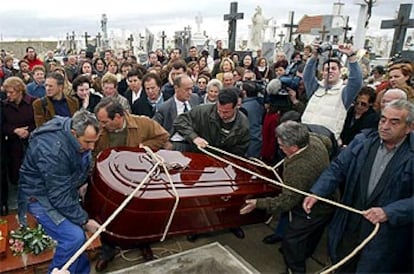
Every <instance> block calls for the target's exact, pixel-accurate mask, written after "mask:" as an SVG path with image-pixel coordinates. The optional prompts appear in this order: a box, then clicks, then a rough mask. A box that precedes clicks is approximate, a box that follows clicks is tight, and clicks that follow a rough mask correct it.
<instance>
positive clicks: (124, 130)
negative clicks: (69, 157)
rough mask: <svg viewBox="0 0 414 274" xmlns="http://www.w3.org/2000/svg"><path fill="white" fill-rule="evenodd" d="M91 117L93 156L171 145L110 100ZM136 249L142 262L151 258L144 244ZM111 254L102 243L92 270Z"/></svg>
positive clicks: (146, 121)
mask: <svg viewBox="0 0 414 274" xmlns="http://www.w3.org/2000/svg"><path fill="white" fill-rule="evenodd" d="M95 114H96V117H97V119H98V121H99V124H100V127H101V132H100V135H99V139H98V141H97V142H96V144H95V149H94V155H95V156H96V155H97V154H98V153H99V152H101V151H102V150H104V149H107V148H111V147H119V146H128V147H139V146H140V145H145V146H149V147H150V148H152V149H161V148H167V147H169V146H171V145H170V143H169V141H168V138H169V134H168V132H167V131H166V130H165V129H164V128H163V127H162V126H161V125H160V124H158V123H157V122H155V121H154V120H152V119H150V118H149V117H146V116H137V115H133V114H129V113H128V112H126V111H125V109H124V108H123V107H122V105H121V103H119V102H118V101H117V100H116V99H114V98H111V97H105V98H103V99H102V100H101V101H100V102H99V104H98V105H97V106H96V108H95ZM102 240H103V239H102ZM140 248H141V251H142V255H143V257H144V259H145V260H146V261H148V260H152V259H153V255H152V251H151V248H150V246H149V245H148V244H141V245H140ZM115 253H116V249H115V247H114V246H112V245H111V244H109V243H106V242H105V241H102V249H101V254H100V257H99V259H98V261H97V263H96V266H95V268H96V270H97V271H103V270H104V269H106V267H107V266H108V263H109V261H110V260H112V259H113V257H114V256H115Z"/></svg>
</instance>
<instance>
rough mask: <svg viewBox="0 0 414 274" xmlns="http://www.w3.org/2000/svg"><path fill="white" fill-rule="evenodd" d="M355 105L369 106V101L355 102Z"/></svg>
mask: <svg viewBox="0 0 414 274" xmlns="http://www.w3.org/2000/svg"><path fill="white" fill-rule="evenodd" d="M355 105H356V106H357V105H360V106H361V107H367V106H368V103H366V102H355Z"/></svg>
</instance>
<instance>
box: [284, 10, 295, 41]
mask: <svg viewBox="0 0 414 274" xmlns="http://www.w3.org/2000/svg"><path fill="white" fill-rule="evenodd" d="M294 16H295V12H294V11H290V12H289V17H290V22H289V24H283V27H285V28H287V29H288V33H289V36H288V39H289V42H292V34H293V28H297V27H298V26H299V25H297V24H294V23H293V17H294Z"/></svg>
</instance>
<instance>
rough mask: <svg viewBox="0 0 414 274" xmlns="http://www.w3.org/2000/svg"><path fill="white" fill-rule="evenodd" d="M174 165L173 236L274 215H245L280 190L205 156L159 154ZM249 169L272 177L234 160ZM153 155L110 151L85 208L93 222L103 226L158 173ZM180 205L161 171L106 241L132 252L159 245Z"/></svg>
mask: <svg viewBox="0 0 414 274" xmlns="http://www.w3.org/2000/svg"><path fill="white" fill-rule="evenodd" d="M156 154H157V155H160V156H161V157H162V158H163V159H164V161H165V162H166V163H167V164H168V166H169V173H170V175H171V178H172V181H173V183H174V186H175V188H176V189H177V192H178V195H179V204H178V208H177V210H176V212H175V214H174V217H173V220H172V223H171V226H170V228H169V230H168V234H167V236H173V235H185V234H195V233H202V232H208V231H215V230H220V229H223V228H229V227H238V226H241V225H246V224H253V223H259V222H263V221H265V220H266V219H267V218H268V217H269V216H268V215H267V214H266V212H264V211H259V210H256V211H254V212H252V213H250V214H246V215H240V214H239V210H240V208H241V207H242V206H243V205H244V201H245V200H246V199H248V198H257V197H267V196H275V195H277V194H278V193H279V192H280V189H279V188H277V187H276V186H274V185H272V184H269V183H266V182H265V181H263V180H261V179H257V178H255V177H254V176H252V175H250V174H248V173H245V172H243V171H240V170H238V169H235V168H233V167H232V166H230V165H228V164H225V163H222V162H220V161H218V160H216V159H214V158H212V157H209V156H207V155H205V154H201V153H200V154H199V153H187V152H185V153H181V152H178V151H168V150H159V151H158V152H156ZM232 161H233V162H235V163H238V164H240V165H242V166H244V167H247V168H249V170H252V171H256V172H258V173H260V174H263V175H267V176H268V177H271V176H272V174H271V172H269V171H267V170H265V169H263V168H259V167H256V166H252V165H248V164H246V163H241V162H240V161H236V160H234V159H233V160H232ZM153 166H154V161H153V160H152V158H151V156H150V155H149V154H147V153H146V152H145V151H144V150H142V149H139V148H124V147H123V148H114V149H107V150H105V151H103V152H102V153H100V154H99V155H98V157H97V161H96V165H95V169H94V174H93V178H92V183H91V184H90V185H89V188H88V192H87V197H86V199H85V200H86V202H85V208H86V210H87V211H88V213H89V216H90V218H94V219H95V220H97V221H98V222H100V223H103V222H105V221H106V220H107V218H108V217H109V216H110V215H111V214H112V213H113V212H114V211H115V210H116V209H117V208H118V206H119V205H120V204H121V203H122V202H123V201H124V199H125V198H126V197H127V196H128V195H129V194H130V193H132V191H133V190H134V189H135V188H136V187H137V186H138V184H139V183H140V182H141V181H142V180H143V179H144V177H145V176H146V175H147V174H148V172H149V171H150V170H151V169H152V168H153ZM174 203H175V196H174V193H173V190H172V188H171V184H170V182H169V180H168V177H167V175H166V174H165V172H164V171H163V169H162V168H157V169H156V171H155V172H154V173H153V174H151V177H150V180H149V181H148V182H147V183H145V184H144V185H143V186H142V187H141V189H140V190H139V191H138V193H137V194H136V195H135V197H133V199H132V200H131V201H130V202H129V203H128V205H127V206H126V208H125V209H123V210H122V211H121V212H120V214H119V215H118V216H117V217H116V218H115V219H114V220H113V221H112V222H111V223H110V224H109V226H108V227H107V228H106V232H104V233H103V234H102V237H104V239H105V241H107V242H110V243H113V244H115V245H118V246H121V247H122V248H129V247H133V246H136V245H137V244H139V243H142V242H154V241H159V240H160V239H161V237H162V235H163V232H164V229H165V227H166V225H167V222H168V219H169V217H170V214H171V211H172V209H173V206H174Z"/></svg>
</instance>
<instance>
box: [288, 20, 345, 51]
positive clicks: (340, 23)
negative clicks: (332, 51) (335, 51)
mask: <svg viewBox="0 0 414 274" xmlns="http://www.w3.org/2000/svg"><path fill="white" fill-rule="evenodd" d="M347 19H348V16H343V15H316V16H308V15H305V16H303V17H302V19H300V21H299V24H298V25H299V26H298V28H297V30H296V33H297V34H301V35H302V40H303V41H304V42H305V44H309V43H311V42H312V41H314V40H315V38H317V37H318V38H319V39H320V40H322V38H324V41H329V42H333V43H334V44H336V43H338V42H339V43H342V42H343V39H344V32H345V30H344V28H345V26H346V22H347ZM322 32H325V33H322ZM348 33H349V32H348ZM348 36H349V35H348Z"/></svg>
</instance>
